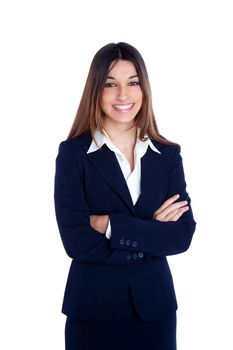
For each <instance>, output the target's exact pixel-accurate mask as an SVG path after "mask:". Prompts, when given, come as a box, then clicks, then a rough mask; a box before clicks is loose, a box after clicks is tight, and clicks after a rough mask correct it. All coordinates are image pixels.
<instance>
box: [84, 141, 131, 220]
mask: <svg viewBox="0 0 233 350" xmlns="http://www.w3.org/2000/svg"><path fill="white" fill-rule="evenodd" d="M83 141H84V142H83V145H84V147H85V150H86V152H87V150H88V148H89V146H90V143H91V141H92V139H91V136H89V135H88V136H86V137H85V138H84V139H83ZM87 157H88V159H89V160H90V161H91V162H92V164H93V165H94V167H95V168H96V169H97V170H98V172H99V173H100V174H101V175H102V177H103V178H104V180H105V181H106V182H107V183H108V184H109V186H111V187H112V189H113V190H114V191H115V192H116V193H117V194H118V195H120V196H121V198H122V199H123V200H124V201H125V203H126V204H127V206H128V207H129V209H130V210H131V211H132V212H133V213H134V206H133V202H132V198H131V195H130V192H129V189H128V186H127V183H126V181H125V178H124V175H123V174H122V171H121V168H120V165H119V163H118V160H117V158H116V156H115V154H114V152H112V151H111V150H110V149H109V148H108V147H107V146H106V145H105V144H104V145H103V146H102V147H101V148H100V149H99V150H97V151H95V152H91V153H87Z"/></svg>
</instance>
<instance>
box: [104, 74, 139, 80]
mask: <svg viewBox="0 0 233 350" xmlns="http://www.w3.org/2000/svg"><path fill="white" fill-rule="evenodd" d="M136 77H138V75H132V77H129V78H128V79H133V78H136ZM107 79H113V80H116V78H114V77H111V76H107Z"/></svg>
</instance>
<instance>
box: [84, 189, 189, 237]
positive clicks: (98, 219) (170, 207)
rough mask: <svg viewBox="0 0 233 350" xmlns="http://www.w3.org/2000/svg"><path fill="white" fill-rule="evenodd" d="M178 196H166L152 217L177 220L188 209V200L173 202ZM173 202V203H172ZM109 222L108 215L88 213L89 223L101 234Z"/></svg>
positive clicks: (162, 219) (164, 220)
mask: <svg viewBox="0 0 233 350" xmlns="http://www.w3.org/2000/svg"><path fill="white" fill-rule="evenodd" d="M179 197H180V195H179V194H175V195H174V196H172V197H170V198H168V199H167V200H166V201H165V202H164V203H163V204H162V205H161V206H160V207H159V209H157V210H156V211H155V212H154V215H153V219H154V220H158V221H162V222H167V221H177V220H178V219H179V218H180V217H181V216H182V215H183V213H185V212H186V211H187V210H189V206H188V205H187V204H188V202H187V201H186V200H185V201H180V202H175V201H176V200H177V199H178V198H179ZM174 202H175V203H174ZM108 222H109V216H108V215H90V225H91V227H93V228H94V229H95V230H97V231H99V232H100V233H102V234H105V233H106V230H107V227H108Z"/></svg>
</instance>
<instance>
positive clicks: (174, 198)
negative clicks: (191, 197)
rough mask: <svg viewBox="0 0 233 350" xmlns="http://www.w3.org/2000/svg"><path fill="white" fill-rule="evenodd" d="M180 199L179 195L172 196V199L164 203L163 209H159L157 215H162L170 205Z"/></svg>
mask: <svg viewBox="0 0 233 350" xmlns="http://www.w3.org/2000/svg"><path fill="white" fill-rule="evenodd" d="M179 197H180V195H179V194H175V195H174V196H172V197H171V198H168V199H167V200H166V201H165V202H163V204H162V205H161V207H159V209H157V210H156V212H155V213H156V214H159V213H161V212H162V211H163V210H164V209H166V208H167V207H168V206H169V205H171V204H172V203H174V202H175V201H176V200H177V199H178V198H179Z"/></svg>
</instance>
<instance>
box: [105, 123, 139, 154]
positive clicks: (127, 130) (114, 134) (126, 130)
mask: <svg viewBox="0 0 233 350" xmlns="http://www.w3.org/2000/svg"><path fill="white" fill-rule="evenodd" d="M104 131H105V132H106V133H107V136H108V137H109V138H110V139H111V141H112V142H113V143H114V144H115V145H116V146H117V147H118V148H119V149H120V150H121V151H124V150H129V149H133V148H134V146H135V142H136V137H137V128H136V127H135V126H134V125H132V126H131V127H130V126H129V125H124V124H123V123H122V124H120V125H119V124H117V125H114V126H113V125H110V124H109V123H104Z"/></svg>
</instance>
